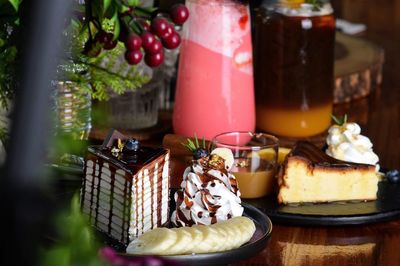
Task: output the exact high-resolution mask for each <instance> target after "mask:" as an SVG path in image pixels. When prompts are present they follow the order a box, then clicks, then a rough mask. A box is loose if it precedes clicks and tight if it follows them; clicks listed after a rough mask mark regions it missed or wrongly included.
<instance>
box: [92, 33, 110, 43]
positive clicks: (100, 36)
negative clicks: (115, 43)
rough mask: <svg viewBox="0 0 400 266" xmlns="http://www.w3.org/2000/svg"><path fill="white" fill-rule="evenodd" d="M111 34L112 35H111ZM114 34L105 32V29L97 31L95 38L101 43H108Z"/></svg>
mask: <svg viewBox="0 0 400 266" xmlns="http://www.w3.org/2000/svg"><path fill="white" fill-rule="evenodd" d="M110 34H111V35H110ZM113 37H114V35H113V34H112V33H109V32H105V31H104V30H101V31H99V32H97V33H96V36H95V40H96V41H97V42H99V43H101V44H105V43H107V42H108V41H109V40H112V39H113Z"/></svg>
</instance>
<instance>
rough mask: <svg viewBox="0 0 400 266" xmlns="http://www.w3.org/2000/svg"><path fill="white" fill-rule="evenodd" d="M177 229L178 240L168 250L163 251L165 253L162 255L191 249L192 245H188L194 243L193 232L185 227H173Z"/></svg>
mask: <svg viewBox="0 0 400 266" xmlns="http://www.w3.org/2000/svg"><path fill="white" fill-rule="evenodd" d="M171 230H173V231H175V233H176V242H175V244H173V245H172V246H171V247H169V248H168V249H167V250H165V251H164V252H163V254H160V255H173V254H178V253H181V252H182V253H185V252H186V250H189V249H191V248H192V247H191V246H188V245H190V244H192V241H193V240H192V234H191V233H190V232H189V231H188V230H187V229H185V228H182V229H178V228H174V229H171Z"/></svg>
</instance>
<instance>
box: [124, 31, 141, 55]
mask: <svg viewBox="0 0 400 266" xmlns="http://www.w3.org/2000/svg"><path fill="white" fill-rule="evenodd" d="M125 47H126V49H128V50H129V51H136V50H139V49H140V47H142V38H140V37H139V36H138V35H137V34H135V33H131V34H129V36H128V38H127V39H126V41H125Z"/></svg>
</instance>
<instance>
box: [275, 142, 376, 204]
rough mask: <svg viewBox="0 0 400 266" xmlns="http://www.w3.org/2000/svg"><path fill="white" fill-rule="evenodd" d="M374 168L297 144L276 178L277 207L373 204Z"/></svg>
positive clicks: (303, 143) (373, 166) (310, 146)
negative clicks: (348, 203)
mask: <svg viewBox="0 0 400 266" xmlns="http://www.w3.org/2000/svg"><path fill="white" fill-rule="evenodd" d="M378 181H379V179H378V175H377V173H376V171H375V165H368V164H358V163H350V162H344V161H340V160H337V159H334V158H332V157H330V156H328V155H326V154H325V153H324V152H323V151H322V150H320V149H319V148H317V147H316V146H315V145H313V144H312V143H310V142H305V141H300V142H297V143H296V145H295V147H294V148H293V149H292V151H291V152H290V153H289V154H288V156H287V157H286V160H285V163H284V165H283V167H282V169H281V172H280V173H279V176H278V184H279V194H278V201H279V203H284V204H287V203H298V202H331V201H350V200H375V199H376V197H377V191H378Z"/></svg>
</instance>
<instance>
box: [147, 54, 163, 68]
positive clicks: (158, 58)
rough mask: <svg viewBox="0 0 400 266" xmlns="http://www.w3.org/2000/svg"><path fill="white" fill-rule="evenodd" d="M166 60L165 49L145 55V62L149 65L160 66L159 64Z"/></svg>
mask: <svg viewBox="0 0 400 266" xmlns="http://www.w3.org/2000/svg"><path fill="white" fill-rule="evenodd" d="M163 60H164V53H163V51H160V52H159V53H157V54H150V53H148V54H146V55H145V57H144V62H145V63H146V65H148V66H149V67H158V66H159V65H161V63H162V62H163Z"/></svg>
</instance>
